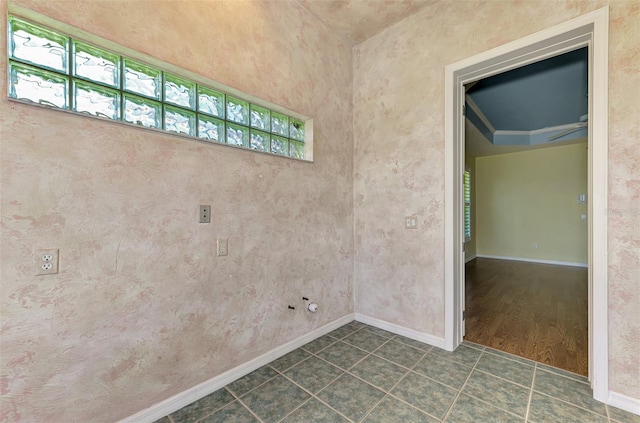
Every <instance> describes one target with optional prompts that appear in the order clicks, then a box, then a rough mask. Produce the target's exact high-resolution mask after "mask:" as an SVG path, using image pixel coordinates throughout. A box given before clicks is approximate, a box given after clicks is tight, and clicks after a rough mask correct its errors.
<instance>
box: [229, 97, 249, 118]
mask: <svg viewBox="0 0 640 423" xmlns="http://www.w3.org/2000/svg"><path fill="white" fill-rule="evenodd" d="M227 120H230V121H231V122H236V123H241V124H243V125H248V124H249V103H247V102H246V101H242V100H238V99H237V98H233V97H229V96H227Z"/></svg>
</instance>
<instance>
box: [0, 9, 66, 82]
mask: <svg viewBox="0 0 640 423" xmlns="http://www.w3.org/2000/svg"><path fill="white" fill-rule="evenodd" d="M68 50H69V37H66V36H64V35H62V34H58V33H57V32H54V31H51V30H48V29H44V28H41V27H39V26H37V25H34V24H31V23H29V22H25V21H23V20H21V19H18V18H15V17H13V16H11V17H9V54H10V56H11V57H12V58H14V59H19V60H24V61H26V62H29V63H33V64H35V65H39V66H42V67H46V68H50V69H55V70H58V71H61V72H66V71H67V65H68V63H69V59H68Z"/></svg>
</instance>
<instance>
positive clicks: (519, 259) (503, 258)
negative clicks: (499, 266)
mask: <svg viewBox="0 0 640 423" xmlns="http://www.w3.org/2000/svg"><path fill="white" fill-rule="evenodd" d="M476 257H477V258H488V259H498V260H513V261H526V262H529V263H542V264H557V265H559V266H573V267H589V265H588V264H587V263H574V262H570V261H557V260H543V259H532V258H524V257H505V256H490V255H486V254H476V256H475V257H474V258H476Z"/></svg>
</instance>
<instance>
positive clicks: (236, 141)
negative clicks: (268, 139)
mask: <svg viewBox="0 0 640 423" xmlns="http://www.w3.org/2000/svg"><path fill="white" fill-rule="evenodd" d="M227 144H231V145H239V146H241V147H249V128H245V127H243V126H239V125H235V124H233V123H228V124H227Z"/></svg>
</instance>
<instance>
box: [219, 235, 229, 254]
mask: <svg viewBox="0 0 640 423" xmlns="http://www.w3.org/2000/svg"><path fill="white" fill-rule="evenodd" d="M228 247H229V243H228V241H227V238H218V256H226V255H227V254H229V248H228Z"/></svg>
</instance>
